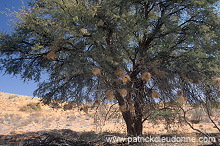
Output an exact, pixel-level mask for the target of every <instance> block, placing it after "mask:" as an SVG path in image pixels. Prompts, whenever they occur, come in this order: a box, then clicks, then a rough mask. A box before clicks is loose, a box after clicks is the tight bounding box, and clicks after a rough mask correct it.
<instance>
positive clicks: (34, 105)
mask: <svg viewBox="0 0 220 146" xmlns="http://www.w3.org/2000/svg"><path fill="white" fill-rule="evenodd" d="M41 110H42V108H41V105H40V103H29V104H27V105H25V106H22V107H21V108H20V111H23V112H32V111H41Z"/></svg>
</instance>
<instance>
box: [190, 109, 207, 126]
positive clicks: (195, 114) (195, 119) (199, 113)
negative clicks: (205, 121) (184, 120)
mask: <svg viewBox="0 0 220 146" xmlns="http://www.w3.org/2000/svg"><path fill="white" fill-rule="evenodd" d="M202 117H204V112H203V109H201V108H195V109H193V110H192V112H191V120H190V121H191V122H192V123H199V122H201V121H202Z"/></svg>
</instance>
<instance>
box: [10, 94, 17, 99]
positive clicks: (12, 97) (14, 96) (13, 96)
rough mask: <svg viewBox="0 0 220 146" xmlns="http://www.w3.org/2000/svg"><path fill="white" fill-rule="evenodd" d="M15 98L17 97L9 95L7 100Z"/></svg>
mask: <svg viewBox="0 0 220 146" xmlns="http://www.w3.org/2000/svg"><path fill="white" fill-rule="evenodd" d="M17 97H18V95H11V96H9V97H8V99H14V98H17Z"/></svg>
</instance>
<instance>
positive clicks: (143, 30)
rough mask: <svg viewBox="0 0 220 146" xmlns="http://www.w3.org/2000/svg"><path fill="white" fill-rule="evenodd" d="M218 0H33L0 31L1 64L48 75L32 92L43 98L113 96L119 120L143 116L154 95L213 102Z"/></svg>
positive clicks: (10, 70) (24, 73)
mask: <svg viewBox="0 0 220 146" xmlns="http://www.w3.org/2000/svg"><path fill="white" fill-rule="evenodd" d="M218 2H219V1H218V0H174V1H168V0H151V1H150V0H117V1H115V0H108V1H105V0H96V1H93V0H89V1H88V0H47V1H46V0H35V1H33V2H31V3H30V7H29V8H26V9H23V10H21V11H20V12H14V14H15V15H16V16H17V18H18V19H19V21H18V22H17V23H16V27H15V29H14V32H12V33H11V34H4V33H1V36H0V49H1V50H0V51H1V54H0V55H1V63H2V66H1V68H0V69H1V70H4V71H5V72H6V73H7V74H21V77H22V78H23V79H25V80H26V79H28V80H35V81H36V82H38V81H39V79H40V77H41V75H42V73H47V74H49V79H48V80H46V81H44V82H42V83H40V84H39V88H38V89H37V90H36V91H35V95H36V96H38V97H43V99H44V101H45V102H46V101H48V102H49V101H50V99H51V98H52V99H64V100H73V101H77V102H82V101H84V100H87V101H94V100H96V99H101V100H105V99H106V98H107V99H109V98H110V97H111V99H112V100H113V101H115V102H116V101H117V102H119V105H120V107H121V111H122V112H123V117H124V118H125V117H126V114H127V115H129V114H130V115H131V114H132V111H131V110H130V111H129V110H128V109H132V108H129V107H134V109H133V110H134V113H133V114H134V117H140V119H142V120H143V119H144V116H143V113H142V109H143V107H144V106H143V103H152V102H155V99H156V100H158V101H162V102H175V101H176V100H177V96H179V97H184V98H182V99H179V100H180V101H186V98H185V97H187V101H189V102H198V101H199V100H202V99H203V98H208V99H210V100H212V101H217V100H219V98H218V97H219V96H218V95H219V92H218V90H220V89H218V88H220V87H218V85H219V84H220V80H219V82H218V79H219V78H218V77H219V73H220V60H219V59H220V56H219V53H220V50H219V43H220V30H219V28H220V18H219V15H218V13H217V10H216V4H217V3H218ZM214 78H217V79H216V82H217V85H216V84H215V83H214V81H213V79H214ZM219 86H220V85H219ZM177 93H178V95H177ZM152 97H153V98H152ZM131 105H132V106H131ZM123 109H124V110H123ZM131 118H132V116H131ZM136 128H137V127H136ZM139 134H140V133H139Z"/></svg>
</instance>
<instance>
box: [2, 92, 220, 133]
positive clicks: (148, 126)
mask: <svg viewBox="0 0 220 146" xmlns="http://www.w3.org/2000/svg"><path fill="white" fill-rule="evenodd" d="M39 100H40V99H39V98H33V97H29V96H22V95H14V94H9V93H3V92H0V135H12V134H22V133H25V132H38V131H39V132H40V131H49V130H53V129H56V130H60V129H70V130H73V131H76V132H79V133H80V132H91V131H92V132H94V133H96V134H97V133H100V132H117V133H126V128H125V123H124V121H123V119H122V118H121V114H120V112H116V113H115V114H114V115H113V118H110V119H108V120H106V121H105V114H106V112H107V110H108V108H109V105H105V106H103V107H100V109H99V110H98V111H99V112H98V113H96V112H95V110H94V109H91V108H89V111H88V114H86V113H85V112H83V111H80V110H79V108H77V107H75V108H73V109H71V110H66V111H64V110H63V109H62V108H59V109H53V108H52V107H50V106H47V105H42V104H41V108H42V110H40V111H21V110H20V109H21V108H22V107H23V106H26V105H27V104H29V103H38V102H39ZM213 118H214V120H215V122H216V123H220V118H218V117H213ZM194 126H195V128H199V129H201V130H202V131H204V132H207V133H218V132H219V131H218V130H217V129H216V128H214V127H213V125H212V124H210V122H202V123H199V124H194ZM194 132H195V131H193V130H192V129H191V128H190V127H189V126H187V125H184V126H179V125H176V126H175V125H174V126H173V127H172V128H171V129H170V130H169V131H167V130H166V129H165V125H164V124H162V123H158V124H157V125H155V124H153V123H151V122H149V121H146V122H145V123H144V133H145V134H169V133H181V134H187V133H194Z"/></svg>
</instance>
